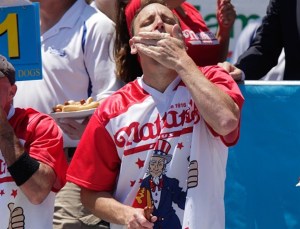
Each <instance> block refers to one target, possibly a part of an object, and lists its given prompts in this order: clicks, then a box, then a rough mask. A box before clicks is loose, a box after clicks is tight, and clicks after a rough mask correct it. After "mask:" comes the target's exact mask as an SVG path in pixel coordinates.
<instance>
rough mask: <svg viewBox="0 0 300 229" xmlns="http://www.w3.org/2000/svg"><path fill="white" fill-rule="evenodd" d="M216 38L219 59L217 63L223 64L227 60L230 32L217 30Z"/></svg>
mask: <svg viewBox="0 0 300 229" xmlns="http://www.w3.org/2000/svg"><path fill="white" fill-rule="evenodd" d="M216 37H217V39H218V41H219V59H218V62H223V61H226V60H227V56H228V49H229V42H230V30H229V29H221V28H220V27H219V28H218V30H217V33H216Z"/></svg>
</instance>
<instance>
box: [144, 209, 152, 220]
mask: <svg viewBox="0 0 300 229" xmlns="http://www.w3.org/2000/svg"><path fill="white" fill-rule="evenodd" d="M152 212H153V207H152V206H151V207H149V206H147V207H145V208H144V215H145V218H146V219H147V220H148V221H150V222H151V217H152Z"/></svg>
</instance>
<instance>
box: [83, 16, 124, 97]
mask: <svg viewBox="0 0 300 229" xmlns="http://www.w3.org/2000/svg"><path fill="white" fill-rule="evenodd" d="M114 36H115V27H114V24H113V23H112V21H111V20H109V19H108V18H107V17H106V16H105V15H104V14H103V13H101V12H98V13H96V14H94V15H93V16H92V17H90V18H89V19H88V20H87V21H86V36H85V45H84V61H85V66H86V70H87V72H88V74H89V77H90V80H91V84H92V88H91V96H92V97H93V98H94V99H97V100H100V99H102V98H106V97H107V96H109V95H110V94H112V93H113V92H114V91H116V90H118V89H119V88H120V87H121V86H123V83H122V82H121V81H119V80H117V79H116V75H115V62H114V58H113V45H114V39H115V37H114Z"/></svg>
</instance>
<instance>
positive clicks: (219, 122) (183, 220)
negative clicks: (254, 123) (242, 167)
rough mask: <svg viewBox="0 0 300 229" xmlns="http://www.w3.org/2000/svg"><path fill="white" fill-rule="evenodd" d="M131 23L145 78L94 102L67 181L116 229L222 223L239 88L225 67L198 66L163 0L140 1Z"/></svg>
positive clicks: (220, 226) (194, 228)
mask: <svg viewBox="0 0 300 229" xmlns="http://www.w3.org/2000/svg"><path fill="white" fill-rule="evenodd" d="M132 27H133V30H132V35H133V37H132V38H131V39H130V41H129V44H130V47H131V53H132V54H136V53H137V54H138V56H139V60H140V63H141V67H142V69H143V75H142V76H141V77H138V78H137V79H136V80H134V81H132V82H130V83H128V84H126V85H125V86H124V87H123V88H121V89H119V90H118V91H117V92H115V93H114V94H112V95H111V96H110V97H108V98H107V99H106V100H105V101H104V102H103V104H102V105H101V106H100V107H98V108H97V110H96V111H95V113H94V114H93V115H92V117H91V119H90V121H89V124H88V126H87V128H86V130H85V132H84V134H83V137H82V139H81V141H80V143H79V145H78V148H77V150H76V152H75V154H74V157H73V160H72V162H71V164H70V166H69V169H68V172H67V180H68V181H69V182H72V183H75V184H76V185H78V186H80V188H81V200H82V203H83V205H84V206H85V207H87V209H89V210H90V211H91V212H92V213H93V214H94V215H96V216H98V217H100V218H101V219H104V220H106V221H109V222H110V223H111V228H112V229H119V228H124V227H125V228H138V229H141V228H155V229H159V228H162V229H179V228H189V229H199V228H209V229H224V228H225V213H224V200H223V198H224V188H225V187H224V183H225V182H224V181H225V177H226V162H227V155H228V146H231V145H234V144H235V143H236V142H237V141H238V138H239V128H240V127H239V126H240V125H239V123H240V113H241V109H242V104H243V101H244V98H243V96H242V94H241V92H240V90H239V87H238V85H237V84H236V83H235V81H234V80H233V79H232V77H231V76H230V75H229V74H228V73H227V72H226V71H225V70H224V69H223V68H220V67H218V66H216V65H215V66H206V67H198V66H197V65H196V64H195V62H194V61H193V60H192V58H191V57H190V56H189V55H188V54H187V52H186V46H185V43H184V39H183V35H182V31H181V29H180V26H179V21H178V19H177V17H176V16H175V15H174V14H173V13H172V11H171V10H170V9H169V8H168V7H167V6H166V5H164V4H160V1H157V0H156V1H149V2H147V4H145V5H143V6H142V8H141V10H140V11H139V12H138V13H137V15H136V16H135V17H134V19H133V26H132ZM150 175H151V176H150ZM149 176H150V177H149ZM151 177H152V178H153V179H150V178H151ZM160 178H162V179H160ZM148 179H149V180H148ZM151 181H152V182H151ZM198 181H199V182H198ZM155 186H158V187H155ZM140 188H145V189H144V191H143V190H140ZM149 189H151V191H149ZM139 190H140V191H139ZM147 190H148V191H147ZM138 204H140V205H138ZM151 209H152V210H153V211H152V213H151Z"/></svg>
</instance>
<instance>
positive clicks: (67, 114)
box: [49, 108, 96, 119]
mask: <svg viewBox="0 0 300 229" xmlns="http://www.w3.org/2000/svg"><path fill="white" fill-rule="evenodd" d="M95 110H96V108H93V109H89V110H83V111H72V112H52V113H50V114H49V115H50V116H51V117H52V118H54V119H58V118H76V119H80V118H85V117H88V116H90V115H92V114H93V113H94V111H95Z"/></svg>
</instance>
